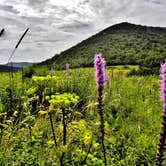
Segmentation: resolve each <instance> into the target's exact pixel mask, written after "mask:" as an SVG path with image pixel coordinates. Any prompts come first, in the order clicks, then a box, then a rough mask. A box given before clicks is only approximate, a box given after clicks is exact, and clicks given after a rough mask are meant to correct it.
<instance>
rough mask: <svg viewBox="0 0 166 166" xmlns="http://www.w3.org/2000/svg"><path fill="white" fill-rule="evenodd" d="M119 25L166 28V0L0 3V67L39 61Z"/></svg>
mask: <svg viewBox="0 0 166 166" xmlns="http://www.w3.org/2000/svg"><path fill="white" fill-rule="evenodd" d="M120 22H130V23H135V24H141V25H147V26H160V27H166V0H0V30H1V29H3V28H5V32H4V33H3V35H2V36H1V37H0V64H4V63H7V61H8V59H9V57H10V55H11V53H12V51H13V49H14V47H15V45H16V43H17V42H18V40H19V38H20V37H21V35H22V34H23V33H24V31H25V30H26V29H27V28H29V31H28V33H27V35H26V36H25V37H24V39H23V41H22V43H21V44H20V46H19V47H18V49H17V50H16V52H15V54H14V55H13V57H12V59H11V61H12V62H40V61H44V60H46V59H48V58H51V57H53V56H54V55H55V54H58V53H60V52H61V51H64V50H66V49H68V48H70V47H72V46H74V45H76V44H77V43H79V42H81V41H82V40H85V39H86V38H88V37H90V36H91V35H94V34H96V33H97V32H99V31H101V30H103V29H105V28H106V27H109V26H111V25H113V24H116V23H120Z"/></svg>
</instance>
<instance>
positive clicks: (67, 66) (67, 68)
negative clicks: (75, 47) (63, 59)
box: [66, 63, 69, 71]
mask: <svg viewBox="0 0 166 166" xmlns="http://www.w3.org/2000/svg"><path fill="white" fill-rule="evenodd" d="M66 71H69V64H68V63H66Z"/></svg>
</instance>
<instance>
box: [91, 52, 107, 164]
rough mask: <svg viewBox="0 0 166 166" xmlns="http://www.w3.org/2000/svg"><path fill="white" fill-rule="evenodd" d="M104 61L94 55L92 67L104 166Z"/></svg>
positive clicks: (105, 160)
mask: <svg viewBox="0 0 166 166" xmlns="http://www.w3.org/2000/svg"><path fill="white" fill-rule="evenodd" d="M105 64H106V62H105V60H104V58H102V56H101V54H96V55H95V58H94V67H95V70H96V82H97V86H98V109H99V114H100V131H101V147H102V152H103V156H104V163H105V165H106V162H107V159H106V148H105V145H104V135H105V126H104V111H103V89H104V86H105V80H106V74H105Z"/></svg>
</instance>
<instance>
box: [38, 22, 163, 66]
mask: <svg viewBox="0 0 166 166" xmlns="http://www.w3.org/2000/svg"><path fill="white" fill-rule="evenodd" d="M99 52H100V53H102V54H103V56H104V57H105V58H106V61H107V65H120V64H132V65H133V64H138V65H143V66H159V65H160V63H161V62H162V61H164V60H165V58H166V28H160V27H147V26H141V25H135V24H130V23H126V22H124V23H120V24H116V25H113V26H111V27H109V28H106V29H105V30H103V31H101V32H99V33H97V34H96V35H94V36H92V37H90V38H88V39H86V40H84V41H82V42H81V43H79V44H77V45H76V46H74V47H72V48H70V49H68V50H66V51H64V52H62V53H60V54H58V55H55V56H54V57H53V58H51V59H48V60H46V61H44V62H41V63H39V65H48V66H51V65H54V66H55V67H56V68H58V69H62V68H64V66H65V64H66V63H69V64H70V67H84V66H92V65H93V58H94V54H95V53H99Z"/></svg>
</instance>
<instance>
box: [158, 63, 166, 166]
mask: <svg viewBox="0 0 166 166" xmlns="http://www.w3.org/2000/svg"><path fill="white" fill-rule="evenodd" d="M161 78H162V80H161V88H160V91H161V100H162V101H163V115H162V119H163V120H162V123H161V125H162V126H161V128H162V131H161V133H160V139H159V144H158V153H157V165H158V166H162V165H163V160H164V151H165V142H166V63H164V64H162V65H161Z"/></svg>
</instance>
